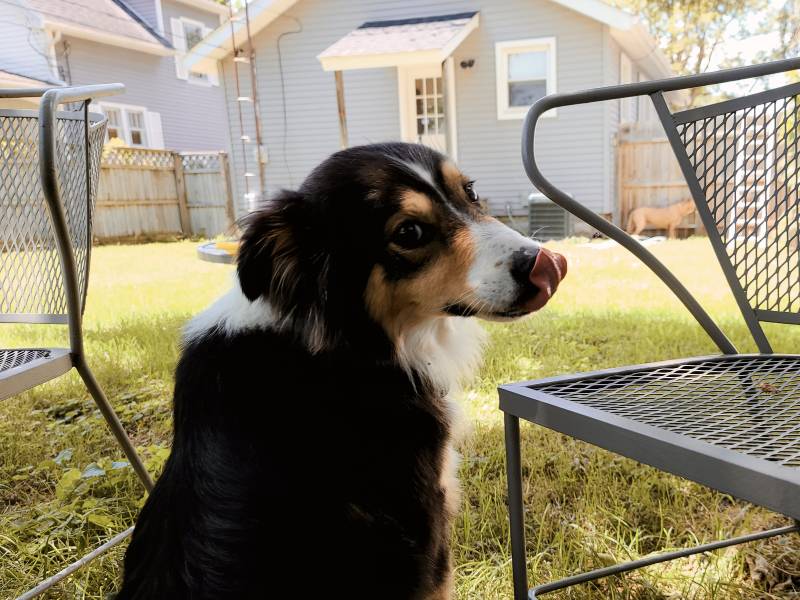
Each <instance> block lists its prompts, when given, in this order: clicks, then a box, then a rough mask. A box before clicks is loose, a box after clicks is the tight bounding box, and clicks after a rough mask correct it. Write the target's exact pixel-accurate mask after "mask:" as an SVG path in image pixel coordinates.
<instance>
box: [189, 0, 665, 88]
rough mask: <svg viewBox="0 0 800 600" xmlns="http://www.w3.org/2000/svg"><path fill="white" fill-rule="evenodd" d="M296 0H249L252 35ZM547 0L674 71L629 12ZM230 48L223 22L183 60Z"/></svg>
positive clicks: (582, 0)
mask: <svg viewBox="0 0 800 600" xmlns="http://www.w3.org/2000/svg"><path fill="white" fill-rule="evenodd" d="M296 2H297V0H251V2H249V3H248V10H249V13H250V33H251V35H256V34H257V33H258V32H259V31H261V30H262V29H264V28H265V27H267V26H268V25H269V24H270V23H272V22H273V21H274V20H275V19H277V18H278V17H279V16H281V15H282V14H283V13H284V12H285V11H286V10H287V9H289V8H290V7H291V6H293V5H294V4H295V3H296ZM550 2H553V3H555V4H558V5H560V6H563V7H564V8H567V9H570V10H572V11H575V12H577V13H579V14H582V15H583V16H585V17H588V18H590V19H593V20H595V21H599V22H600V23H603V24H605V25H607V26H608V27H609V28H610V30H611V36H612V37H613V38H614V39H615V40H616V42H617V43H618V44H619V45H620V46H621V47H622V49H623V50H624V51H625V53H626V54H627V55H628V56H629V57H630V58H631V60H633V61H635V62H637V63H639V64H640V65H642V67H643V68H644V70H645V71H646V72H647V74H648V75H650V76H651V77H654V78H661V77H671V76H673V75H674V73H673V71H672V67H671V65H670V63H669V60H667V57H666V56H665V55H664V53H663V52H662V51H661V50H660V49H659V47H658V43H657V42H656V40H655V39H654V38H653V36H652V35H651V34H650V33H649V32H648V31H647V29H646V28H645V27H644V26H643V25H642V24H641V23H640V22H639V21H638V20H637V19H636V17H634V16H633V15H631V14H630V13H627V12H625V11H623V10H620V9H618V8H614V7H613V6H610V5H609V4H606V3H605V2H603V0H550ZM240 12H241V11H240ZM365 25H366V24H365ZM243 27H245V23H244V19H239V20H238V21H235V22H234V23H233V29H234V32H235V34H236V35H237V36H239V35H243V34H244V32H243V31H241V30H242V28H243ZM240 32H241V33H240ZM232 51H233V44H232V43H231V24H230V23H227V22H226V23H224V24H222V25H220V26H219V27H218V28H217V29H215V30H214V31H213V32H211V33H210V34H209V35H208V36H207V37H206V38H205V40H203V44H198V45H197V46H196V47H195V48H194V49H193V50H192V51H191V52H189V53H188V54H187V55H186V58H185V60H184V64H185V65H186V66H187V68H189V69H191V70H198V71H204V70H208V69H211V68H212V65H211V63H212V62H213V61H216V60H221V59H223V58H225V57H226V56H227V55H228V54H230V53H231V52H232Z"/></svg>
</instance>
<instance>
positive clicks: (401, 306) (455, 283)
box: [365, 227, 475, 344]
mask: <svg viewBox="0 0 800 600" xmlns="http://www.w3.org/2000/svg"><path fill="white" fill-rule="evenodd" d="M474 255H475V242H474V240H473V239H472V234H471V232H470V231H469V229H468V228H466V227H464V228H462V229H461V230H460V231H458V233H456V234H455V236H454V238H453V240H452V243H451V244H450V247H449V248H447V249H446V250H445V251H444V252H443V253H442V254H441V256H438V257H436V258H435V259H433V262H432V263H431V264H429V265H428V266H426V267H425V268H424V269H423V271H422V272H421V273H419V274H417V275H415V276H414V277H411V278H408V279H402V280H400V281H396V282H387V281H386V277H385V273H384V271H383V267H381V266H380V265H377V266H375V267H374V268H373V270H372V273H371V274H370V277H369V281H368V282H367V289H366V294H365V300H366V304H367V309H368V310H369V312H370V315H371V316H372V318H373V319H375V320H376V321H377V322H378V323H380V324H381V325H382V326H383V328H384V330H385V331H386V333H387V334H388V335H389V337H390V338H391V339H392V340H394V341H395V343H398V344H402V338H403V333H404V332H407V331H408V330H409V329H410V328H411V327H413V326H414V325H417V324H419V323H420V322H421V321H423V320H424V319H427V318H430V317H433V316H436V315H441V309H442V308H443V307H444V306H445V305H447V304H448V303H450V302H453V301H456V300H458V299H460V298H462V297H464V296H465V295H466V294H468V293H469V292H470V291H471V288H470V286H469V283H468V281H467V276H468V274H469V268H470V266H471V265H472V262H473V260H474Z"/></svg>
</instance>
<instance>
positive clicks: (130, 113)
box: [95, 102, 164, 148]
mask: <svg viewBox="0 0 800 600" xmlns="http://www.w3.org/2000/svg"><path fill="white" fill-rule="evenodd" d="M95 108H99V110H100V111H101V112H102V113H103V114H105V115H106V118H107V119H108V125H107V126H106V139H108V140H112V139H115V138H116V139H119V140H122V141H123V142H124V143H125V145H126V146H131V147H134V148H164V136H163V133H162V131H161V115H160V114H159V113H157V112H153V111H149V110H147V109H146V108H144V107H143V106H130V105H127V104H116V103H105V102H103V103H100V104H99V106H96V107H95Z"/></svg>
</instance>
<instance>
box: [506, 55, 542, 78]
mask: <svg viewBox="0 0 800 600" xmlns="http://www.w3.org/2000/svg"><path fill="white" fill-rule="evenodd" d="M546 77H547V51H546V50H537V51H536V52H518V53H515V54H509V55H508V79H509V80H510V81H526V80H531V79H545V78H546Z"/></svg>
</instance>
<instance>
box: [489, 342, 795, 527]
mask: <svg viewBox="0 0 800 600" xmlns="http://www.w3.org/2000/svg"><path fill="white" fill-rule="evenodd" d="M503 389H504V390H506V391H508V392H512V395H506V394H503V396H504V398H503V399H502V403H503V404H504V406H503V408H504V410H507V411H508V412H510V413H512V414H515V415H517V416H519V417H523V418H526V419H529V420H531V421H534V422H537V423H539V424H541V425H545V426H547V427H550V428H552V429H556V430H558V431H560V432H562V433H565V434H567V435H571V436H574V437H577V438H580V439H584V440H586V441H589V442H592V443H594V444H596V445H598V446H601V447H605V448H607V449H609V450H612V451H615V452H617V453H619V454H623V455H625V456H628V457H629V458H633V459H635V460H639V461H641V462H644V463H647V464H651V465H653V466H656V467H658V468H660V469H662V470H666V471H670V472H673V473H675V474H677V475H681V476H684V477H688V478H690V479H693V480H695V481H698V482H700V483H704V484H706V485H708V486H710V487H713V488H716V489H718V490H721V491H723V492H727V493H730V494H733V495H735V496H737V497H740V498H743V499H746V500H750V501H752V502H756V503H758V504H761V505H762V506H767V507H769V508H773V509H774V510H777V511H779V512H782V513H784V514H787V515H790V516H793V517H795V518H800V502H798V500H797V498H800V356H793V355H741V354H740V355H731V356H715V357H705V358H693V359H686V360H680V361H669V362H662V363H653V364H648V365H639V366H635V367H626V368H622V369H610V370H606V371H597V372H594V373H586V374H581V375H573V376H567V377H556V378H552V379H544V380H540V381H534V382H527V383H524V384H515V385H511V386H504V388H503Z"/></svg>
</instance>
